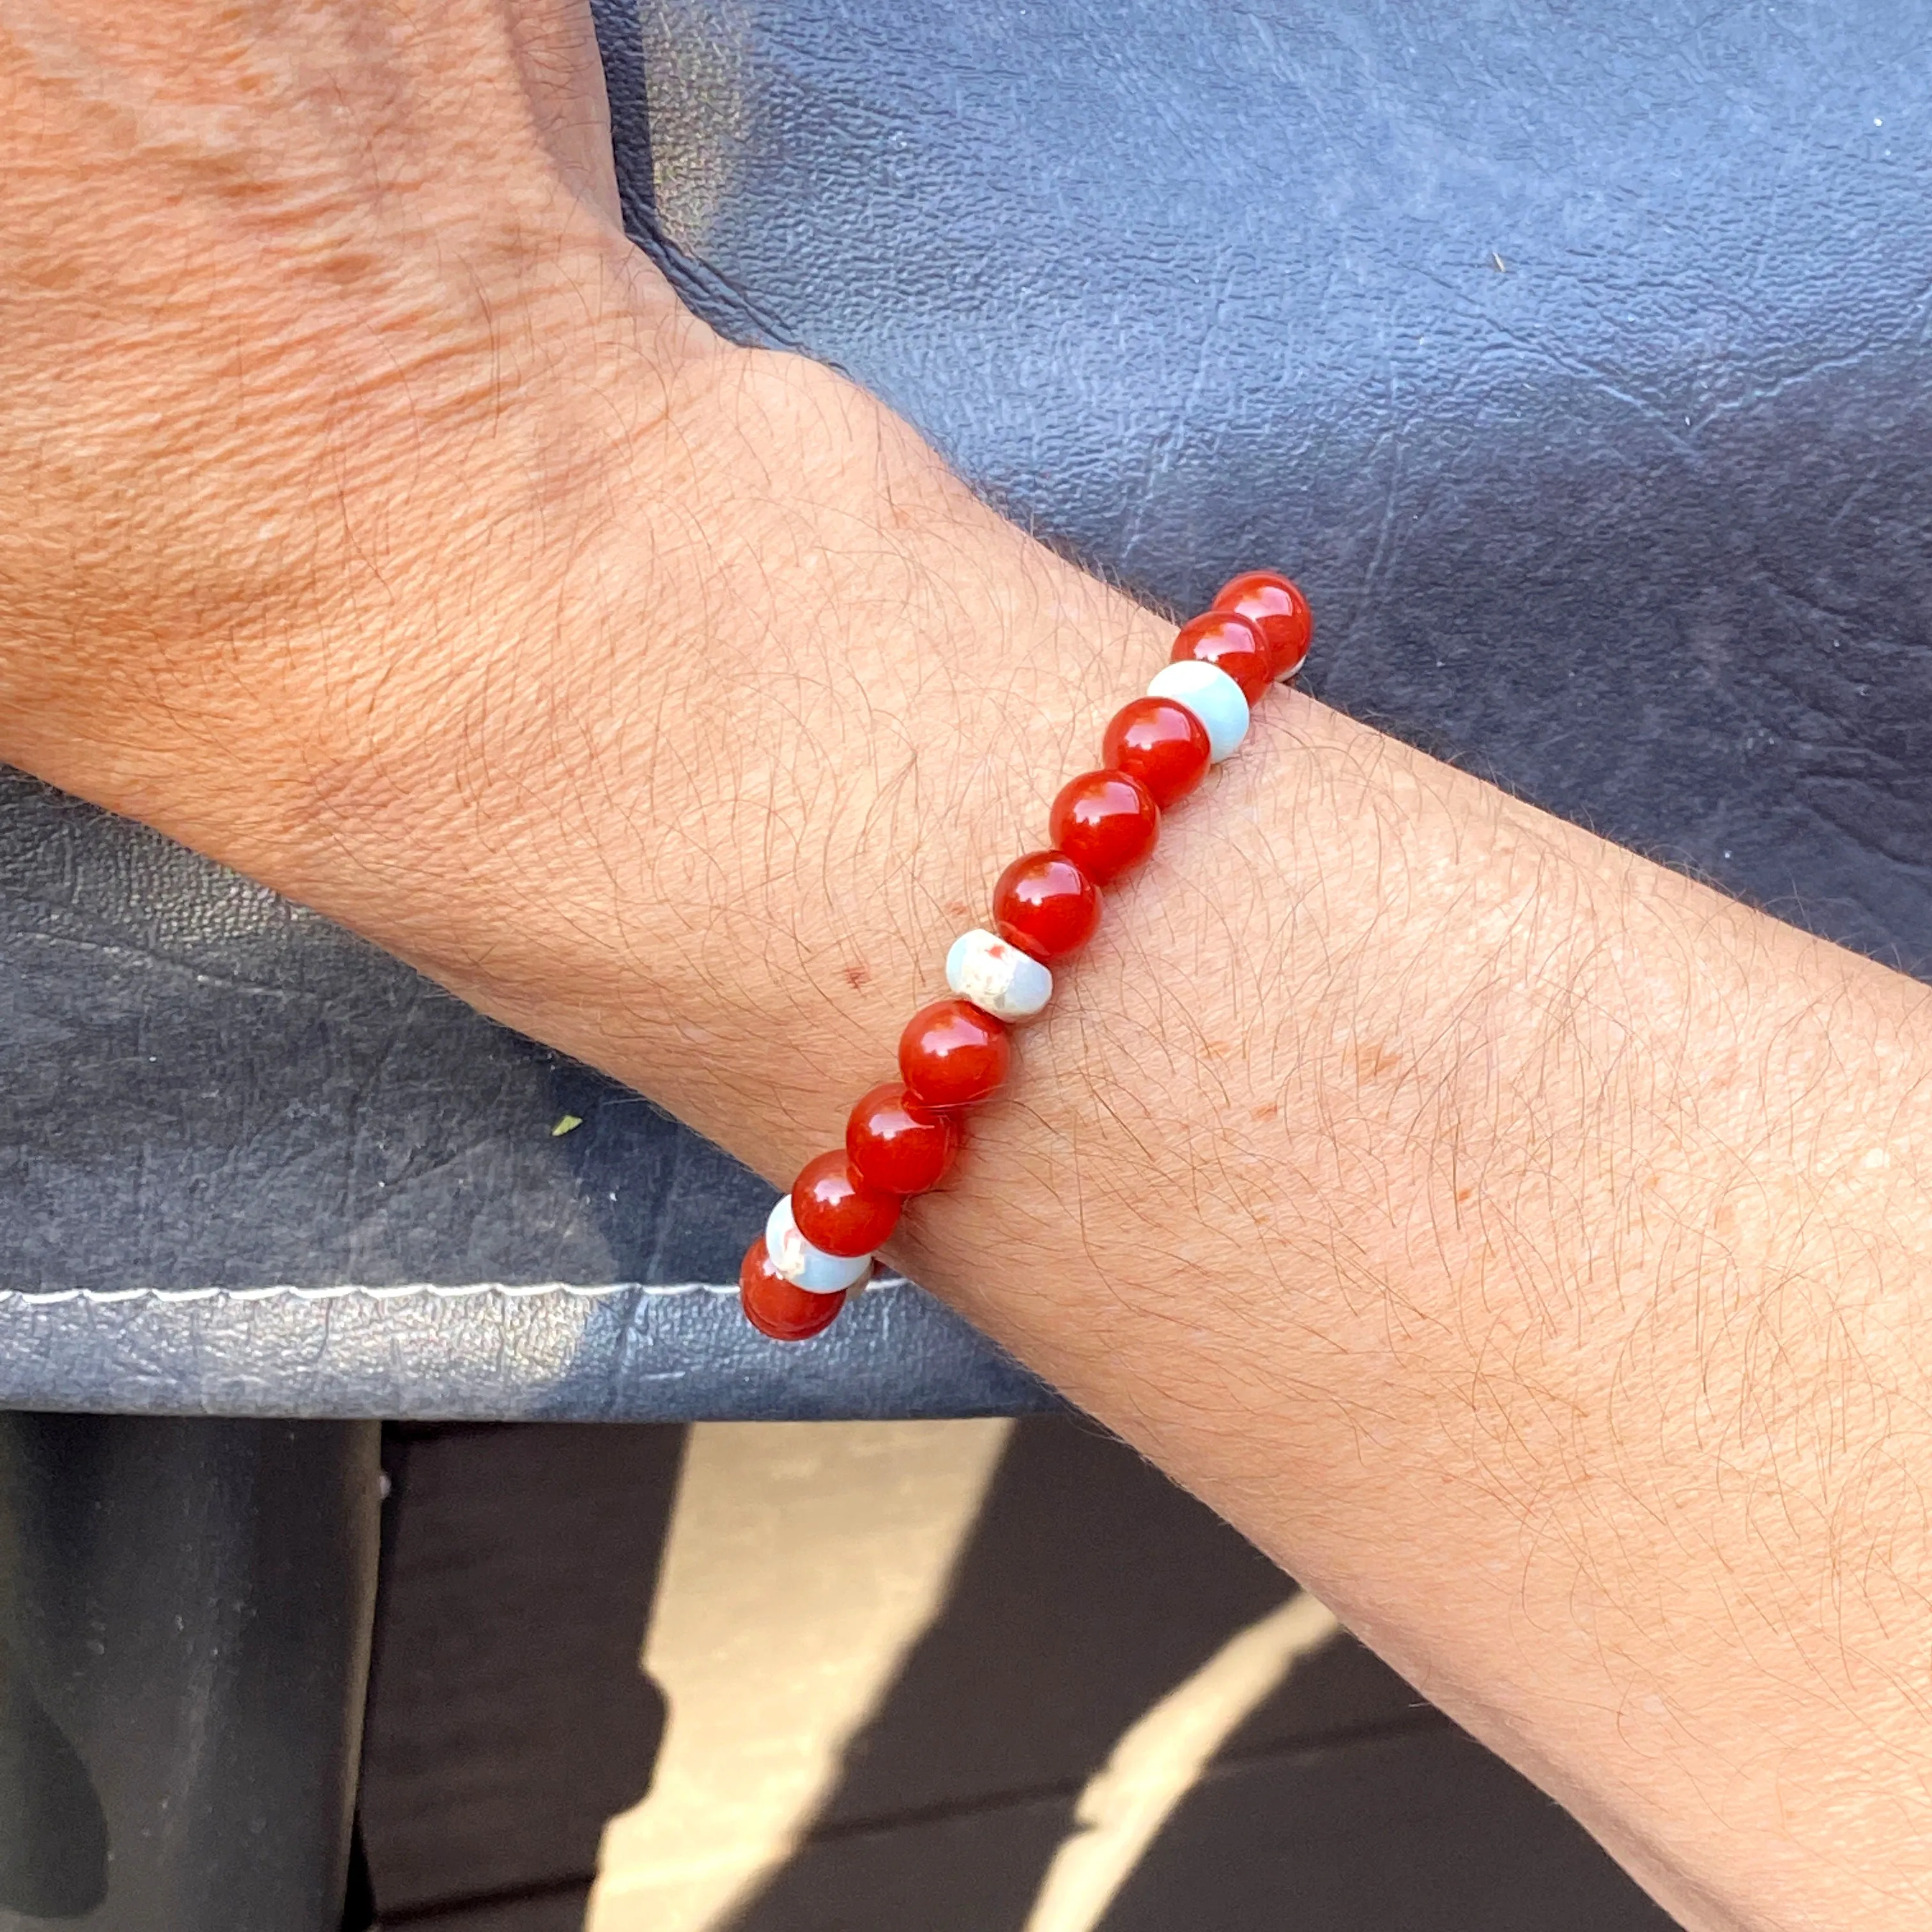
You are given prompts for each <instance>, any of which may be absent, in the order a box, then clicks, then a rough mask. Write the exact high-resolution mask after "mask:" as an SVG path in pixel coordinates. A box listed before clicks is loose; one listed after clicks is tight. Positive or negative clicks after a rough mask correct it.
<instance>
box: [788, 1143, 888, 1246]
mask: <svg viewBox="0 0 1932 1932" xmlns="http://www.w3.org/2000/svg"><path fill="white" fill-rule="evenodd" d="M791 1216H792V1219H793V1220H794V1221H796V1223H798V1232H799V1233H800V1234H801V1235H803V1236H804V1237H805V1239H806V1240H807V1241H809V1242H810V1243H811V1245H812V1246H813V1247H814V1248H817V1249H819V1250H821V1251H822V1252H823V1253H826V1254H828V1255H843V1256H847V1257H848V1258H849V1257H850V1256H853V1255H869V1254H870V1253H871V1252H872V1250H874V1248H876V1247H878V1246H879V1245H880V1244H881V1243H882V1242H883V1241H886V1240H887V1239H888V1238H889V1237H890V1235H891V1234H892V1230H893V1229H895V1227H897V1226H898V1220H899V1197H898V1196H897V1195H896V1194H886V1193H881V1192H880V1190H878V1189H877V1188H876V1187H867V1186H866V1185H865V1183H864V1182H863V1181H860V1180H859V1179H857V1178H856V1177H855V1176H854V1175H853V1172H852V1171H851V1169H850V1167H849V1166H847V1164H846V1159H845V1152H844V1149H843V1148H839V1149H838V1150H837V1151H835V1152H833V1153H831V1154H820V1155H819V1157H817V1159H816V1160H808V1161H807V1162H806V1163H805V1165H804V1166H803V1167H802V1168H800V1169H799V1175H798V1178H797V1179H796V1181H793V1183H792V1184H791Z"/></svg>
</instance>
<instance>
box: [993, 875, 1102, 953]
mask: <svg viewBox="0 0 1932 1932" xmlns="http://www.w3.org/2000/svg"><path fill="white" fill-rule="evenodd" d="M993 923H994V925H995V926H996V927H997V928H998V931H999V935H1000V937H1001V938H1002V939H1004V941H1006V942H1007V944H1008V945H1009V946H1017V947H1019V949H1020V950H1021V951H1022V953H1031V954H1032V955H1033V956H1034V958H1035V959H1037V960H1038V961H1040V963H1041V964H1042V965H1046V966H1051V965H1052V964H1053V962H1055V960H1056V959H1064V958H1065V957H1066V956H1067V954H1068V953H1078V952H1079V950H1080V949H1081V947H1083V946H1085V944H1087V942H1088V940H1090V939H1091V938H1093V937H1094V928H1095V927H1096V926H1098V925H1099V924H1100V893H1099V892H1098V891H1097V890H1096V889H1095V888H1094V881H1093V880H1091V879H1090V878H1089V877H1088V876H1087V874H1085V872H1083V871H1082V870H1081V869H1080V868H1079V866H1078V865H1076V864H1075V863H1074V862H1073V860H1072V859H1070V858H1068V857H1067V854H1066V853H1064V852H1029V853H1028V854H1027V855H1026V856H1025V858H1024V859H1015V860H1014V861H1013V863H1012V864H1011V865H1009V866H1008V867H1007V869H1006V870H1005V871H1004V872H1002V873H1001V874H1000V878H999V883H998V884H997V885H996V886H994V888H993Z"/></svg>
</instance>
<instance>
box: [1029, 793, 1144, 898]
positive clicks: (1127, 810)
mask: <svg viewBox="0 0 1932 1932" xmlns="http://www.w3.org/2000/svg"><path fill="white" fill-rule="evenodd" d="M1046 823H1047V829H1048V830H1049V831H1050V832H1052V834H1053V842H1054V844H1055V845H1056V846H1057V847H1058V848H1059V849H1060V850H1061V851H1063V852H1064V853H1066V854H1067V856H1068V857H1069V858H1070V859H1072V860H1073V862H1074V864H1075V865H1078V866H1079V868H1080V869H1081V871H1083V872H1085V874H1087V876H1088V877H1089V878H1090V879H1091V880H1093V881H1094V883H1095V884H1096V885H1097V886H1104V885H1106V883H1108V881H1109V880H1111V879H1116V878H1118V877H1120V875H1121V873H1123V872H1124V871H1127V868H1128V867H1129V866H1130V865H1139V863H1140V862H1141V861H1142V859H1145V857H1146V856H1147V855H1148V853H1150V852H1151V851H1152V850H1154V841H1155V840H1156V839H1157V838H1159V837H1160V806H1158V805H1156V804H1155V803H1154V794H1153V793H1151V791H1149V790H1148V788H1147V787H1146V786H1145V785H1144V784H1142V783H1141V781H1140V780H1139V778H1130V777H1129V776H1128V775H1127V773H1126V772H1082V773H1081V775H1080V776H1079V777H1078V778H1076V779H1074V780H1073V781H1072V783H1071V784H1067V785H1064V786H1063V787H1061V793H1060V796H1058V798H1057V799H1055V800H1054V801H1053V811H1052V815H1051V816H1050V817H1049V818H1048V820H1047V821H1046Z"/></svg>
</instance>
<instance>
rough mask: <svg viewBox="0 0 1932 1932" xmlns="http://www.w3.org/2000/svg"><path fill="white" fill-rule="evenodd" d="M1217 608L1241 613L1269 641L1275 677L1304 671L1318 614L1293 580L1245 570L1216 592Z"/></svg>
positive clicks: (1215, 604)
mask: <svg viewBox="0 0 1932 1932" xmlns="http://www.w3.org/2000/svg"><path fill="white" fill-rule="evenodd" d="M1214 608H1215V609H1216V610H1235V611H1238V612H1239V613H1240V614H1241V616H1244V617H1245V618H1247V620H1248V621H1249V622H1250V623H1251V624H1253V625H1254V626H1255V627H1256V628H1257V629H1258V630H1259V631H1260V632H1261V634H1262V636H1263V637H1265V638H1266V639H1267V640H1268V655H1269V657H1270V658H1271V660H1272V661H1273V662H1274V673H1273V675H1274V676H1276V677H1286V676H1287V675H1288V674H1289V672H1290V671H1294V670H1300V669H1301V661H1302V659H1303V658H1305V657H1306V656H1307V655H1308V646H1310V644H1311V643H1313V641H1314V638H1315V613H1314V612H1313V610H1310V608H1309V607H1308V599H1307V598H1306V597H1304V596H1303V595H1302V594H1301V588H1300V586H1298V585H1297V584H1296V583H1295V582H1294V581H1293V580H1292V579H1290V578H1289V577H1282V576H1279V575H1277V574H1276V573H1275V572H1274V571H1272V570H1246V571H1243V572H1242V573H1241V575H1240V576H1239V577H1229V580H1227V582H1226V583H1224V584H1223V585H1222V586H1221V587H1220V589H1219V590H1217V592H1215V593H1214Z"/></svg>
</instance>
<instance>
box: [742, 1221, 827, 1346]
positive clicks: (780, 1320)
mask: <svg viewBox="0 0 1932 1932" xmlns="http://www.w3.org/2000/svg"><path fill="white" fill-rule="evenodd" d="M738 1299H739V1302H740V1303H741V1304H742V1306H743V1307H744V1310H745V1320H746V1321H747V1322H750V1324H751V1326H752V1327H753V1328H756V1329H758V1330H760V1331H762V1332H763V1334H767V1335H769V1337H771V1338H772V1340H773V1341H774V1342H808V1341H810V1340H811V1338H812V1337H813V1336H814V1335H816V1334H818V1332H819V1331H820V1330H821V1329H824V1328H830V1327H831V1326H832V1323H833V1322H835V1321H837V1320H838V1311H839V1310H840V1309H841V1308H843V1307H844V1306H845V1292H844V1289H840V1290H839V1292H838V1293H837V1294H835V1295H814V1294H813V1293H812V1292H811V1290H810V1289H803V1288H794V1287H793V1286H792V1284H791V1283H790V1282H788V1281H787V1280H785V1278H784V1276H783V1275H781V1274H779V1273H778V1270H777V1269H776V1268H773V1267H772V1258H771V1256H769V1254H767V1253H766V1252H765V1238H764V1236H763V1235H760V1236H759V1237H758V1238H757V1240H756V1241H754V1242H753V1243H752V1244H751V1246H750V1247H748V1248H747V1249H746V1250H745V1260H744V1265H743V1266H742V1267H741V1268H739V1271H738Z"/></svg>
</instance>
